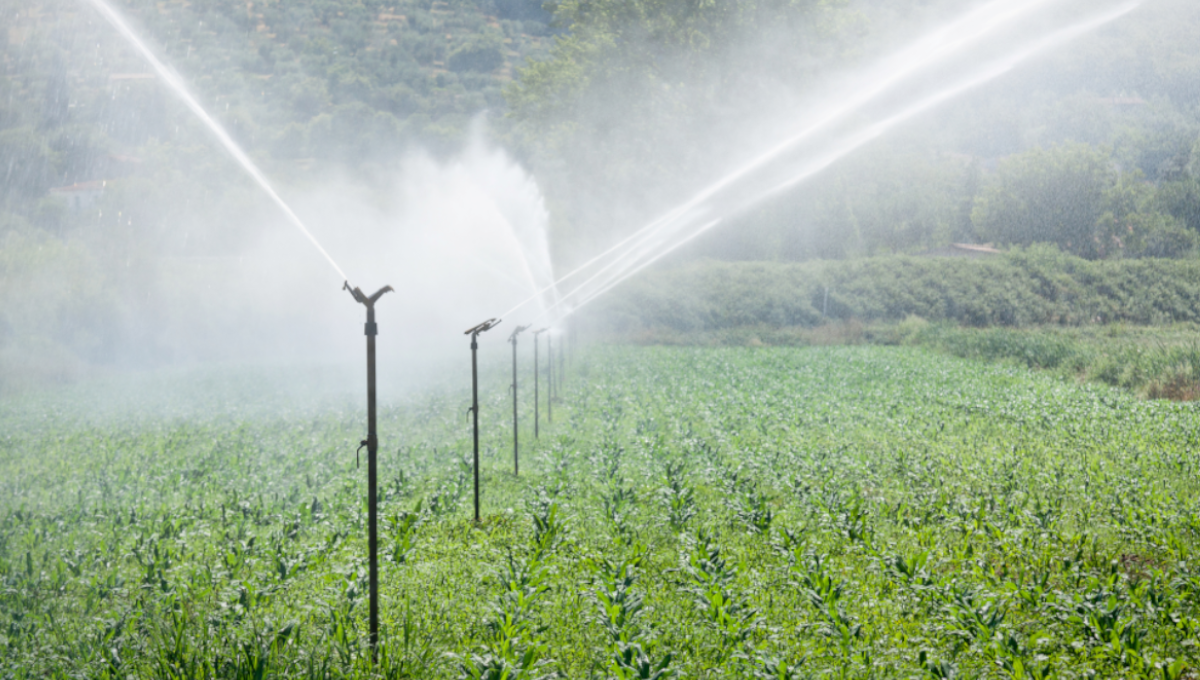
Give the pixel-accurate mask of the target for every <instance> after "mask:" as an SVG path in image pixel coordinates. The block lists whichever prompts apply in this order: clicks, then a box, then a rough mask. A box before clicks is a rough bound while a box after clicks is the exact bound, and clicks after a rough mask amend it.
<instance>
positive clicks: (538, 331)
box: [533, 327, 550, 338]
mask: <svg viewBox="0 0 1200 680" xmlns="http://www.w3.org/2000/svg"><path fill="white" fill-rule="evenodd" d="M548 330H550V328H549V327H547V328H539V329H537V330H536V331H534V332H533V337H535V338H536V337H537V336H539V335H541V334H542V333H545V332H546V331H548Z"/></svg>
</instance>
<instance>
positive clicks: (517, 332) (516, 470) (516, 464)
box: [508, 326, 529, 477]
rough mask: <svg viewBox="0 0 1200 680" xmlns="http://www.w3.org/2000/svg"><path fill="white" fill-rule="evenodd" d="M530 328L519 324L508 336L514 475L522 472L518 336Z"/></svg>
mask: <svg viewBox="0 0 1200 680" xmlns="http://www.w3.org/2000/svg"><path fill="white" fill-rule="evenodd" d="M528 329H529V326H517V327H516V328H515V329H513V332H512V335H510V336H508V341H509V342H511V343H512V346H513V381H512V395H513V476H514V477H517V476H520V474H521V466H520V463H519V461H518V460H517V450H518V447H517V429H518V428H517V336H518V335H520V333H521V331H525V330H528Z"/></svg>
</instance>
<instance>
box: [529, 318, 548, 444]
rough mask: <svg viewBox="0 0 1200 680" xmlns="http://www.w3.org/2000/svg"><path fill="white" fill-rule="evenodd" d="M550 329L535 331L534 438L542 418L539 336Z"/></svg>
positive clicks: (536, 436) (536, 435)
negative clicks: (539, 379) (539, 393)
mask: <svg viewBox="0 0 1200 680" xmlns="http://www.w3.org/2000/svg"><path fill="white" fill-rule="evenodd" d="M548 330H550V329H549V328H542V329H540V330H536V331H534V332H533V437H534V439H537V438H538V420H539V419H540V414H539V411H538V409H539V404H540V402H539V400H538V336H539V335H541V334H542V333H545V332H546V331H548Z"/></svg>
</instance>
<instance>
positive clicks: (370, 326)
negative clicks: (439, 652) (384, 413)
mask: <svg viewBox="0 0 1200 680" xmlns="http://www.w3.org/2000/svg"><path fill="white" fill-rule="evenodd" d="M342 288H343V289H345V290H348V291H350V294H351V295H353V296H354V299H355V301H357V302H359V303H361V304H362V305H363V306H365V307H366V308H367V323H366V325H365V326H364V327H363V333H364V334H365V335H366V336H367V438H366V439H364V440H363V441H362V442H361V443H359V445H358V449H359V451H361V450H362V448H363V447H364V446H365V447H367V552H368V554H369V560H370V589H371V611H370V619H371V621H370V626H371V662H372V663H377V662H378V661H379V531H378V526H377V524H378V517H377V512H376V507H375V506H376V500H377V497H376V492H375V486H376V479H377V476H378V465H377V455H376V454H377V453H378V452H379V437H378V435H377V433H376V432H375V335H376V334H377V333H378V332H379V328H378V326H376V325H375V301H376V300H378V299H379V298H380V297H382V296H383V294H384V293H387V292H390V291H392V290H393V289H392V287H391V286H384V287H383V288H380V289H379V290H377V291H375V294H374V295H372V296H370V297H367V296H366V295H364V294H363V292H362V290H360V289H358V288H351V287H350V282H348V281H347V282H344V283H343V284H342Z"/></svg>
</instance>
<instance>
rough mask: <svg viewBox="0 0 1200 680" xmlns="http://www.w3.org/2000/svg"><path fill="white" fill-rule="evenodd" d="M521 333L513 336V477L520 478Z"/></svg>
mask: <svg viewBox="0 0 1200 680" xmlns="http://www.w3.org/2000/svg"><path fill="white" fill-rule="evenodd" d="M519 332H520V330H519V329H518V330H517V331H515V332H513V335H512V346H513V384H512V393H513V476H514V477H516V476H520V474H521V466H520V464H519V462H518V461H517V333H519Z"/></svg>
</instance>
